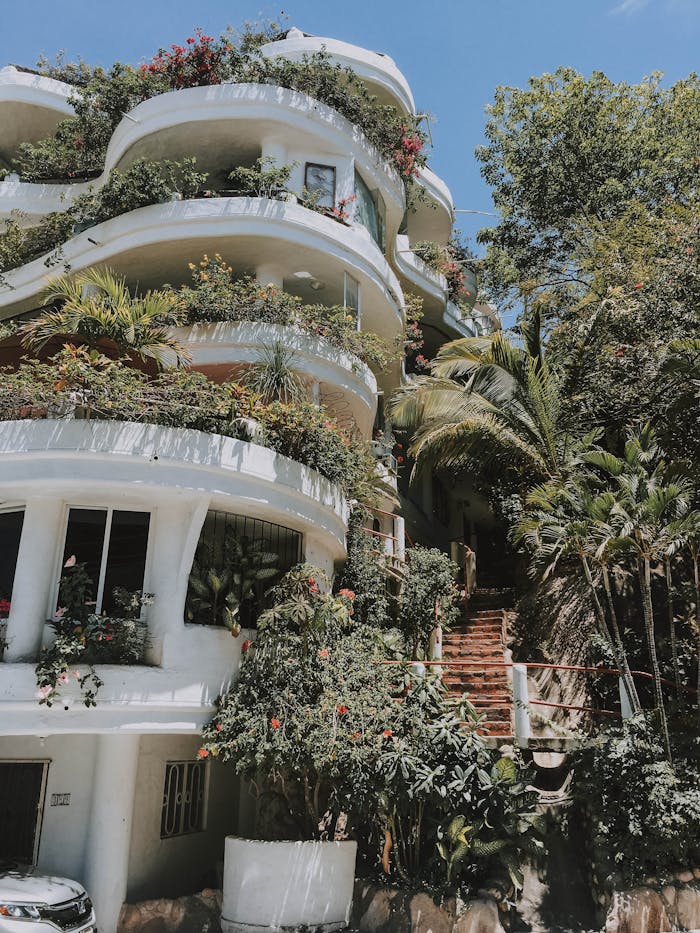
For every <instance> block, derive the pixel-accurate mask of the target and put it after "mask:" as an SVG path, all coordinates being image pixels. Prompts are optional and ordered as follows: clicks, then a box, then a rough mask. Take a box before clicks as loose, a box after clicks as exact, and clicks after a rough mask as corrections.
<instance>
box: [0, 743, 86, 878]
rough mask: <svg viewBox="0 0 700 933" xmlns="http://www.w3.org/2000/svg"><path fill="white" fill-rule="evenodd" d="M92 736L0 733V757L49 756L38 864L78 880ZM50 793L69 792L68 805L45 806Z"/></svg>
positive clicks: (39, 758)
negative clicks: (2, 734)
mask: <svg viewBox="0 0 700 933" xmlns="http://www.w3.org/2000/svg"><path fill="white" fill-rule="evenodd" d="M96 739H97V737H96V736H95V735H60V736H59V735H48V736H46V737H43V738H42V737H39V736H36V735H33V736H2V737H0V761H11V760H15V761H17V760H29V761H48V763H49V769H48V776H47V783H46V795H45V802H44V810H43V819H42V822H41V830H40V832H41V838H40V843H39V853H38V861H37V865H38V867H39V869H40V870H41V871H44V872H47V873H50V874H56V875H65V876H66V877H68V878H74V879H76V880H77V881H80V882H84V871H83V869H84V848H85V835H86V831H87V826H88V821H89V817H90V807H91V804H92V779H93V774H94V770H95V749H96ZM51 794H70V795H71V797H70V805H69V806H64V807H52V806H50V801H51Z"/></svg>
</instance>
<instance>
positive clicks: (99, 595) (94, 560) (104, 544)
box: [61, 508, 151, 613]
mask: <svg viewBox="0 0 700 933" xmlns="http://www.w3.org/2000/svg"><path fill="white" fill-rule="evenodd" d="M150 517H151V516H150V513H149V512H132V511H127V510H122V509H112V508H106V509H83V508H71V509H70V511H69V513H68V525H67V527H66V538H65V547H64V550H63V561H62V563H61V572H62V570H63V564H65V562H66V560H68V558H69V557H72V556H75V559H76V561H77V562H78V563H84V564H85V565H86V570H87V572H88V574H89V576H90V578H91V579H92V584H93V592H92V598H93V599H94V601H95V612H97V613H101V612H107V613H109V612H110V611H111V610H113V609H114V608H115V605H116V604H115V600H114V589H115V588H116V587H124V589H126V590H129V591H130V592H133V591H134V590H142V589H143V579H144V575H145V572H146V550H147V548H148V530H149V526H150Z"/></svg>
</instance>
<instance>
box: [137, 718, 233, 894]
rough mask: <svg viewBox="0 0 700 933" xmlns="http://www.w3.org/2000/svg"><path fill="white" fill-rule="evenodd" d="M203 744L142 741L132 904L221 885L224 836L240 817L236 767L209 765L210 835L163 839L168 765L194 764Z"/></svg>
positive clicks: (189, 739) (181, 739)
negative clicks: (218, 880) (219, 869)
mask: <svg viewBox="0 0 700 933" xmlns="http://www.w3.org/2000/svg"><path fill="white" fill-rule="evenodd" d="M199 744H200V740H199V738H198V737H197V736H164V735H144V736H142V737H141V747H140V757H139V767H138V773H137V778H136V786H137V789H138V793H137V797H136V801H135V806H134V822H133V827H132V832H131V852H130V855H129V880H128V889H127V900H128V901H129V902H130V903H133V902H135V901H139V900H145V899H146V898H151V897H175V896H178V895H181V894H186V893H192V892H194V891H199V890H201V888H202V886H204V885H205V884H207V885H212V884H214V883H215V882H216V872H217V863H219V862H222V861H223V857H224V837H225V836H226V834H227V833H231V832H233V830H234V829H235V826H236V819H237V812H238V799H239V788H238V780H237V778H236V776H235V773H234V770H233V768H232V767H231V766H230V765H223V764H220V763H219V762H216V761H212V762H210V763H209V786H208V793H207V810H206V816H205V829H204V831H203V832H200V833H191V834H188V835H184V836H174V837H172V838H170V839H161V838H160V817H161V805H162V801H163V782H164V779H165V765H166V762H168V761H187V760H190V759H193V758H194V757H195V755H196V753H197V749H198V748H199Z"/></svg>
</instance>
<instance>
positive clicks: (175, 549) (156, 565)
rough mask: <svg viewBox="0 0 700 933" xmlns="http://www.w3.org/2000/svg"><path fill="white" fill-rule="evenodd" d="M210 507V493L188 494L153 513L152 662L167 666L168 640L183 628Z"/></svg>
mask: <svg viewBox="0 0 700 933" xmlns="http://www.w3.org/2000/svg"><path fill="white" fill-rule="evenodd" d="M208 506H209V496H203V497H202V498H201V499H199V498H198V499H196V500H193V499H190V498H189V497H188V498H186V499H177V500H173V501H171V502H168V504H167V505H162V506H159V507H158V509H156V511H155V514H154V516H153V529H152V531H151V544H150V550H151V553H152V555H153V558H152V563H151V566H150V568H149V574H148V580H149V590H150V591H151V592H152V593H153V594H154V596H155V599H154V601H153V605H152V606H150V607H149V609H148V616H147V618H148V632H149V639H150V643H151V647H150V648H149V656H148V660H149V662H150V663H151V664H163V665H165V666H167V660H168V658H167V655H168V647H167V644H166V642H168V641H170V640H173V641H175V642H176V641H177V635H178V634H179V633H181V631H182V627H183V625H184V621H185V619H184V613H185V598H186V596H187V583H188V580H189V575H190V570H191V569H192V560H193V559H194V554H195V551H196V549H197V543H198V541H199V535H200V532H201V530H202V525H203V523H204V519H205V518H206V514H207V508H208ZM169 635H174V636H175V638H174V639H169V638H168V636H169Z"/></svg>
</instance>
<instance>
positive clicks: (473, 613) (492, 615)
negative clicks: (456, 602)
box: [463, 608, 504, 622]
mask: <svg viewBox="0 0 700 933" xmlns="http://www.w3.org/2000/svg"><path fill="white" fill-rule="evenodd" d="M503 615H504V610H503V609H475V610H474V609H469V608H467V609H465V611H464V615H463V618H465V619H467V620H470V619H471V620H473V621H475V622H478V621H481V620H484V621H491V620H492V619H502V618H503Z"/></svg>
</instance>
